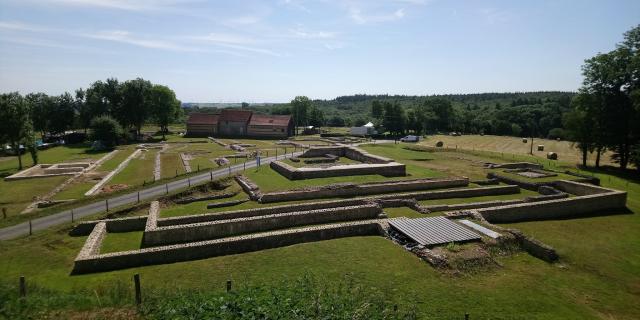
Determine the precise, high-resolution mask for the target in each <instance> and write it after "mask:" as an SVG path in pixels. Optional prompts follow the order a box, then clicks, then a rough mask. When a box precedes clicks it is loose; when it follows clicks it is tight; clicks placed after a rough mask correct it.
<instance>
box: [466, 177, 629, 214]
mask: <svg viewBox="0 0 640 320" xmlns="http://www.w3.org/2000/svg"><path fill="white" fill-rule="evenodd" d="M563 182H564V184H565V185H567V186H568V185H571V184H579V183H578V182H572V181H568V180H563ZM575 188H578V187H577V186H576V187H575ZM602 189H604V188H602ZM605 190H609V192H607V193H598V194H590V195H583V196H578V197H573V198H566V199H557V200H548V201H540V202H528V203H522V204H514V205H508V206H499V207H491V208H484V209H478V212H479V213H480V214H481V215H482V216H483V217H484V219H486V220H487V221H489V222H491V223H510V222H519V221H534V220H546V219H566V218H573V217H580V216H584V215H588V214H591V213H594V212H597V211H602V210H616V209H622V208H624V207H625V206H626V201H627V193H626V192H623V191H614V190H610V189H605Z"/></svg>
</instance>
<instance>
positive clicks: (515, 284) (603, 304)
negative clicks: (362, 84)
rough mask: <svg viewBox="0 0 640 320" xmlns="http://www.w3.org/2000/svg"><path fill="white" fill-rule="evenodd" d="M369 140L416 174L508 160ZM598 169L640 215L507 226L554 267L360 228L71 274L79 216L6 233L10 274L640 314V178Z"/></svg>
mask: <svg viewBox="0 0 640 320" xmlns="http://www.w3.org/2000/svg"><path fill="white" fill-rule="evenodd" d="M365 148H366V149H367V150H370V151H372V152H373V151H374V150H375V151H376V152H374V153H377V154H381V155H384V156H389V155H395V157H394V158H396V159H398V160H400V162H403V163H404V162H406V163H407V164H408V165H410V167H408V168H410V172H411V173H412V177H418V176H446V175H459V176H460V175H464V176H469V177H482V176H483V175H485V174H486V172H485V169H482V168H481V167H480V166H476V161H496V162H497V161H499V160H500V159H501V157H500V156H499V155H495V154H487V155H484V156H483V155H482V154H481V153H463V152H457V153H456V152H436V153H429V152H419V151H409V150H404V149H402V146H400V145H398V146H394V145H390V146H381V145H380V146H371V147H365ZM504 161H510V159H504ZM558 165H562V164H561V163H558ZM442 168H444V169H442ZM247 175H248V176H250V177H251V178H252V179H253V180H254V181H255V182H256V183H258V184H259V185H260V186H261V188H263V189H264V190H279V189H289V188H292V187H299V186H305V185H314V184H316V183H317V184H327V183H332V182H345V181H358V182H360V181H361V182H364V181H374V180H375V179H384V178H376V177H377V176H362V177H357V178H354V177H345V178H337V179H335V180H334V179H312V180H307V181H300V182H298V181H293V182H290V181H288V180H286V179H284V178H282V177H281V176H280V175H278V174H276V173H274V172H273V171H272V170H270V169H268V167H267V166H263V167H262V168H260V169H259V170H251V171H248V172H247ZM596 176H598V177H599V178H601V181H602V184H603V185H604V186H605V187H613V188H617V189H621V190H627V191H628V192H629V195H628V202H627V203H628V208H629V209H630V211H631V212H633V213H634V214H619V213H620V212H603V214H616V215H609V216H600V217H591V218H582V219H571V220H558V221H541V222H526V223H517V224H510V225H505V226H509V227H515V228H518V229H521V230H522V231H524V232H525V233H526V234H530V235H533V236H534V237H536V238H537V239H539V240H541V241H543V242H545V243H547V244H550V245H552V246H554V247H555V248H556V249H557V250H558V252H559V253H560V257H561V260H560V262H559V263H555V264H549V263H546V262H543V261H541V260H539V259H536V258H534V257H532V256H530V255H528V254H526V253H518V254H516V255H513V256H501V257H498V258H497V259H498V262H499V263H500V266H499V267H495V268H493V269H489V270H486V271H484V272H477V273H470V274H456V275H452V274H449V273H443V272H440V271H438V270H436V269H434V268H432V267H430V266H429V265H428V264H427V263H425V262H423V261H421V260H420V259H418V258H417V257H416V256H415V255H413V254H412V253H410V252H408V251H406V250H404V249H403V248H401V247H400V246H398V245H396V244H394V243H392V242H391V241H389V240H387V239H384V238H382V237H354V238H345V239H337V240H330V241H322V242H316V243H306V244H299V245H294V246H288V247H283V248H277V249H271V250H263V251H259V252H253V253H246V254H238V255H229V256H224V257H216V258H210V259H203V260H198V261H191V262H182V263H174V264H166V265H158V266H148V267H141V268H132V269H127V270H120V271H113V272H105V273H99V274H91V275H81V276H70V275H69V272H70V270H71V268H72V265H73V259H74V258H75V256H76V255H77V254H78V251H79V250H80V248H81V247H82V245H83V243H84V240H85V239H86V237H70V236H68V235H67V232H68V231H69V228H70V225H65V226H61V227H58V228H54V229H51V230H48V231H45V232H39V233H36V234H35V235H33V236H31V237H25V238H22V239H17V240H12V241H4V242H0V257H2V259H0V275H1V276H2V280H0V283H1V284H3V285H6V286H9V287H10V288H11V290H12V291H11V292H14V293H12V294H16V293H15V292H17V279H18V277H19V276H21V275H24V276H25V277H26V279H27V283H28V284H29V285H30V286H37V287H39V288H45V289H47V290H49V291H48V292H47V295H48V296H56V295H57V294H74V292H81V293H82V294H84V292H88V293H90V294H85V296H83V299H86V300H87V301H89V302H88V306H87V307H93V308H99V307H108V306H111V305H113V303H114V302H110V301H113V300H112V299H110V297H112V296H113V294H112V292H119V291H117V290H116V289H115V288H120V289H118V290H121V291H122V292H124V293H123V294H122V296H124V297H126V298H127V299H129V300H130V294H131V293H130V292H131V290H132V289H131V286H132V284H131V277H132V275H133V274H135V273H139V274H140V276H141V279H142V286H143V292H144V293H145V294H147V295H149V296H154V295H155V297H164V298H165V299H172V297H173V296H172V295H174V294H176V292H180V291H182V290H201V291H223V290H224V284H225V282H226V280H227V279H232V280H233V281H234V286H240V285H243V284H252V285H266V286H269V285H275V284H278V283H282V281H287V280H291V279H297V278H299V277H302V276H304V275H306V274H312V275H315V276H316V277H318V278H319V279H322V281H323V282H324V283H327V284H332V283H334V284H335V283H342V282H343V281H344V279H345V275H348V276H349V277H350V278H352V279H353V280H354V283H356V284H357V285H358V286H362V287H364V288H375V289H376V290H380V291H382V292H384V293H386V296H387V297H388V299H390V300H391V301H392V302H393V303H397V304H398V305H399V309H400V310H407V309H408V308H412V307H413V308H416V309H417V311H418V312H419V313H421V314H423V315H424V317H425V318H438V319H454V318H455V319H462V318H463V315H464V313H465V312H468V313H469V314H470V315H471V319H487V318H491V319H603V318H604V319H637V318H640V304H638V303H637V302H638V301H640V290H638V288H640V247H639V246H638V243H640V233H639V232H637V231H638V230H639V229H640V218H639V215H638V213H640V184H638V183H637V182H629V181H627V180H624V179H620V178H617V177H613V176H611V175H606V174H601V173H596ZM283 179H284V180H283ZM370 179H371V180H370ZM526 195H528V191H525V190H522V193H521V194H517V195H506V196H496V197H478V198H465V199H460V201H465V202H466V201H485V200H491V199H507V198H511V197H514V198H519V197H524V196H526ZM237 197H246V195H244V194H240V195H239V196H237ZM480 198H483V199H480ZM439 201H440V200H439ZM442 201H444V200H442ZM456 202H459V201H458V200H456ZM206 203H207V202H206V201H203V202H200V203H195V204H190V205H187V206H182V208H184V209H173V208H169V209H168V210H166V211H167V213H168V214H170V215H171V214H172V211H171V210H174V211H173V213H176V212H177V211H179V210H184V211H192V213H202V212H201V210H202V209H203V206H204V205H206ZM252 205H256V204H255V202H248V203H247V206H252ZM234 209H235V208H234ZM407 210H409V211H407ZM385 212H387V213H388V214H389V215H390V216H423V215H420V214H418V213H415V212H413V213H412V211H411V210H410V209H406V208H396V209H385ZM164 214H165V212H163V215H164ZM106 239H107V240H105V247H103V252H108V251H112V250H123V249H131V248H133V247H135V245H139V240H140V235H139V234H136V233H126V234H120V235H114V234H109V235H107V237H106ZM43 265H46V268H43ZM30 292H31V291H30ZM81 293H78V294H81ZM35 294H37V293H34V295H35ZM43 295H44V294H43ZM27 299H33V298H29V297H28V298H27ZM117 301H120V302H119V303H128V304H129V305H128V306H127V308H128V307H130V305H131V304H132V303H133V301H130V302H126V301H125V302H122V300H117ZM115 306H116V307H118V306H119V305H118V304H115ZM61 308H74V303H73V301H71V300H70V301H69V302H68V303H67V304H62V306H61Z"/></svg>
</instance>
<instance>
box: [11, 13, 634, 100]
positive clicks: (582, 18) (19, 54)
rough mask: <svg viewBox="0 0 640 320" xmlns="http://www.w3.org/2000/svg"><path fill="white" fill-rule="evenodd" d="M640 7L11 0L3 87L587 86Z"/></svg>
mask: <svg viewBox="0 0 640 320" xmlns="http://www.w3.org/2000/svg"><path fill="white" fill-rule="evenodd" d="M639 23H640V1H637V0H635V1H542V0H537V1H479V0H478V1H471V0H470V1H462V0H461V1H444V0H379V1H375V0H370V1H364V0H353V1H351V0H345V1H338V0H318V1H311V0H309V1H304V0H275V1H252V0H246V1H239V0H238V1H202V0H138V1H125V0H0V91H1V92H8V91H16V90H17V91H20V92H22V93H28V92H34V91H43V92H46V93H49V94H60V93H62V92H64V91H73V90H74V89H76V88H79V87H83V88H86V87H87V86H88V85H89V84H90V83H91V82H93V81H95V80H99V79H106V78H108V77H116V78H118V79H120V80H126V79H132V78H136V77H142V78H145V79H148V80H151V81H152V82H154V83H160V84H165V85H168V86H170V87H171V88H173V89H174V90H175V91H176V94H177V96H178V98H179V99H181V100H182V101H185V102H187V101H190V102H240V101H249V102H282V101H288V100H290V99H291V98H293V97H294V96H296V95H307V96H309V97H311V98H333V97H336V96H339V95H349V94H356V93H369V94H384V93H389V94H411V95H413V94H416V95H422V94H434V93H475V92H488V91H491V92H505V91H531V90H576V89H577V88H578V87H579V86H580V83H581V81H582V79H581V75H580V66H581V64H582V62H583V61H584V59H586V58H588V57H591V56H593V55H594V54H596V53H598V52H603V51H608V50H611V49H612V48H614V46H615V43H616V42H619V41H620V40H621V38H622V33H623V32H625V31H626V30H628V29H630V28H632V27H633V26H635V25H637V24H639Z"/></svg>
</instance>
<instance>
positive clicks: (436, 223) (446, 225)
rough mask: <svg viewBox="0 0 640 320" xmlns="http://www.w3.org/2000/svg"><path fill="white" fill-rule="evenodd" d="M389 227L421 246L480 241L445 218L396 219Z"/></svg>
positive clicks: (472, 233)
mask: <svg viewBox="0 0 640 320" xmlns="http://www.w3.org/2000/svg"><path fill="white" fill-rule="evenodd" d="M389 225H391V227H393V228H394V229H396V230H398V231H399V232H400V233H402V234H404V235H405V236H407V237H409V238H411V239H413V240H414V241H416V242H417V243H419V244H421V245H423V246H431V245H435V244H442V243H449V242H459V241H469V240H477V239H480V235H479V234H477V233H475V232H473V231H471V230H469V229H467V228H465V227H463V226H461V225H459V224H457V223H455V222H453V221H451V220H449V219H447V218H445V217H429V218H416V219H406V218H396V219H390V220H389Z"/></svg>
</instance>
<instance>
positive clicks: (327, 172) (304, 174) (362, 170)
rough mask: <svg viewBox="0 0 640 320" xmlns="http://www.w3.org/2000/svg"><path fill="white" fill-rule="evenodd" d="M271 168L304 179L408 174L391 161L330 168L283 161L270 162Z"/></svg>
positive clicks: (292, 177)
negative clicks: (300, 165)
mask: <svg viewBox="0 0 640 320" xmlns="http://www.w3.org/2000/svg"><path fill="white" fill-rule="evenodd" d="M269 166H270V167H271V169H273V170H275V171H276V172H278V173H279V174H281V175H283V176H285V177H286V178H287V179H289V180H303V179H315V178H328V177H341V176H355V175H365V174H379V175H382V176H385V177H399V176H406V174H407V172H406V167H405V165H404V164H402V163H398V162H389V163H381V164H350V165H337V166H331V167H328V168H310V167H302V168H294V167H292V166H290V165H288V164H286V163H283V162H281V161H273V162H271V163H270V164H269Z"/></svg>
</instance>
